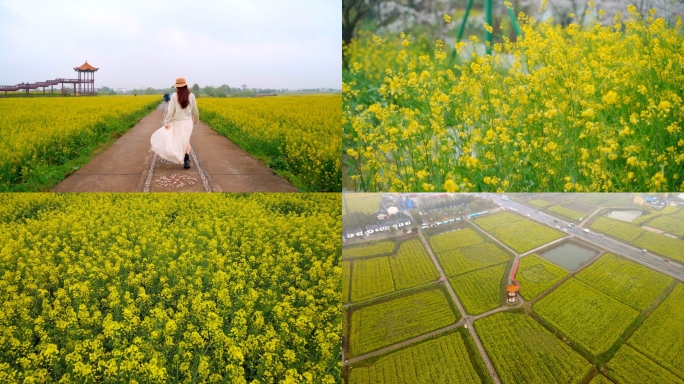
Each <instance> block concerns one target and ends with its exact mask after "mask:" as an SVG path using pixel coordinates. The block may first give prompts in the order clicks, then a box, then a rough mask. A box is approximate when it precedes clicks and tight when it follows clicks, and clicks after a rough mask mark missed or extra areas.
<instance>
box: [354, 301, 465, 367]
mask: <svg viewBox="0 0 684 384" xmlns="http://www.w3.org/2000/svg"><path fill="white" fill-rule="evenodd" d="M457 320H458V318H457V316H456V314H455V313H454V312H453V310H452V309H451V306H450V305H449V302H448V301H447V298H446V296H445V295H444V293H443V292H442V291H441V290H440V289H433V290H430V291H425V292H420V293H416V294H413V295H410V296H406V297H401V298H398V299H394V300H390V301H386V302H383V303H380V304H375V305H371V306H369V307H364V308H361V309H359V310H357V311H354V312H353V313H352V324H351V336H350V340H349V352H350V354H352V355H353V356H359V355H363V354H364V353H368V352H371V351H375V350H377V349H380V348H383V347H386V346H388V345H392V344H395V343H398V342H400V341H404V340H407V339H410V338H412V337H416V336H419V335H422V334H424V333H428V332H431V331H434V330H436V329H439V328H442V327H446V326H447V325H449V324H453V323H455V322H456V321H457Z"/></svg>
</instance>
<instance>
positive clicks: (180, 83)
mask: <svg viewBox="0 0 684 384" xmlns="http://www.w3.org/2000/svg"><path fill="white" fill-rule="evenodd" d="M187 86H188V83H186V82H185V77H179V78H177V79H176V84H175V87H176V88H179V87H187Z"/></svg>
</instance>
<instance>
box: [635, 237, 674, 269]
mask: <svg viewBox="0 0 684 384" xmlns="http://www.w3.org/2000/svg"><path fill="white" fill-rule="evenodd" d="M634 245H636V246H637V247H640V248H646V249H648V250H649V251H653V252H655V253H658V254H660V255H663V256H666V257H669V258H672V259H674V260H678V261H681V262H684V241H683V240H679V239H673V238H671V237H667V236H663V235H659V234H657V233H653V232H648V231H647V232H646V233H644V235H643V236H641V237H640V238H639V239H637V241H635V242H634Z"/></svg>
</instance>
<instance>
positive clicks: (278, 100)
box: [197, 95, 342, 192]
mask: <svg viewBox="0 0 684 384" xmlns="http://www.w3.org/2000/svg"><path fill="white" fill-rule="evenodd" d="M341 102H342V101H341V96H340V95H312V96H290V97H288V96H278V97H267V98H259V99H230V98H229V99H204V98H200V99H198V101H197V104H198V106H199V110H200V117H201V118H202V120H203V121H205V122H206V123H207V124H209V125H210V126H211V127H212V128H213V129H215V130H216V131H218V132H219V133H221V134H222V135H224V136H226V137H228V138H229V139H231V140H232V141H233V142H235V143H236V144H237V145H239V146H240V147H241V148H243V149H245V150H246V151H247V152H250V153H251V154H253V155H254V156H256V157H257V158H259V160H261V161H263V162H264V163H266V165H267V166H269V167H270V168H272V169H273V170H275V171H277V172H278V173H280V174H281V175H283V176H285V177H286V178H287V179H289V180H290V182H292V183H293V184H294V185H295V186H297V187H299V188H300V189H303V190H306V191H311V192H314V191H318V192H320V191H324V192H330V191H341V190H342V181H341V180H342V167H341V164H342V162H341V159H340V153H341V152H342V141H341V139H340V121H341V119H342V109H341V106H340V105H341Z"/></svg>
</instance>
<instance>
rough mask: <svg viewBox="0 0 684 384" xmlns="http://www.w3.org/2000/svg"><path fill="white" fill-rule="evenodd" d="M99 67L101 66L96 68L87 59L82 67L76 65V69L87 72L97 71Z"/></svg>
mask: <svg viewBox="0 0 684 384" xmlns="http://www.w3.org/2000/svg"><path fill="white" fill-rule="evenodd" d="M98 69H100V68H95V67H93V66H92V65H90V64H88V60H86V62H85V63H83V65H81V66H80V67H74V71H85V72H95V71H97V70H98Z"/></svg>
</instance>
